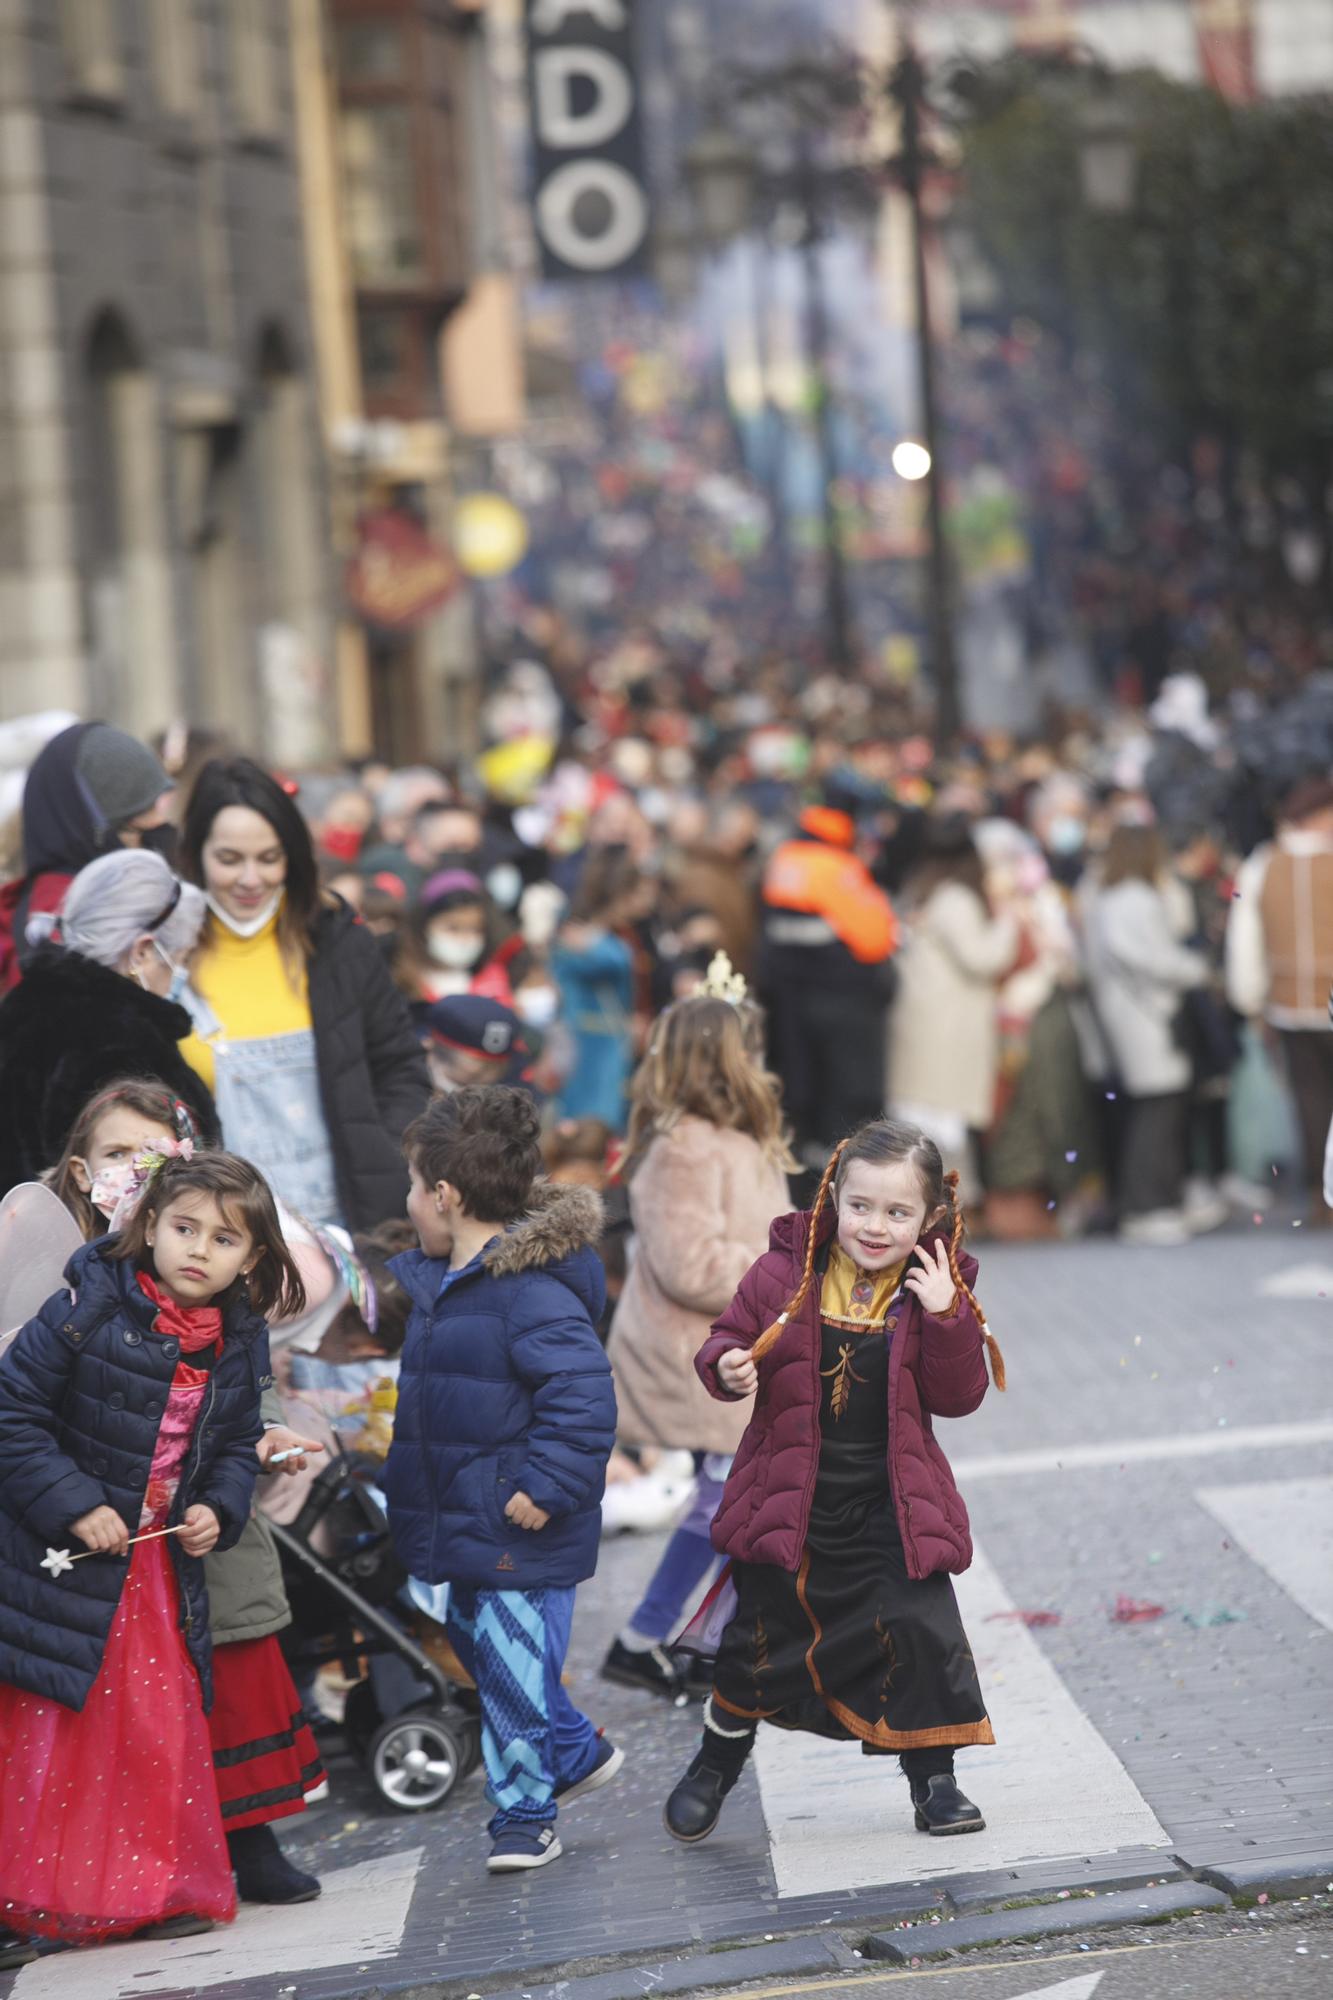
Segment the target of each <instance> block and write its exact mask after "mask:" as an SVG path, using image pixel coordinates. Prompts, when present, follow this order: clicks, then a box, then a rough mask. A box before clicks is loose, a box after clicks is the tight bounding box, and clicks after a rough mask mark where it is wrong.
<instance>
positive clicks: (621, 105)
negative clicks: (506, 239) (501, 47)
mask: <svg viewBox="0 0 1333 2000" xmlns="http://www.w3.org/2000/svg"><path fill="white" fill-rule="evenodd" d="M634 4H635V0H526V5H527V30H528V96H529V103H530V106H531V112H532V142H533V155H534V161H535V169H536V171H535V176H534V184H533V195H532V207H533V221H534V224H535V226H536V231H537V240H538V242H539V243H540V245H541V253H542V270H543V273H544V274H545V276H546V277H548V278H607V277H619V276H622V275H625V274H627V273H632V272H634V271H638V270H640V269H642V268H643V263H644V252H645V246H646V244H647V238H648V224H649V206H648V194H647V189H646V186H645V178H644V162H643V140H642V130H641V125H640V118H639V84H638V76H637V74H636V71H635V67H634Z"/></svg>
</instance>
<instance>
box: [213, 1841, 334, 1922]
mask: <svg viewBox="0 0 1333 2000" xmlns="http://www.w3.org/2000/svg"><path fill="white" fill-rule="evenodd" d="M227 1852H228V1854H229V1855H230V1856H231V1865H232V1868H233V1869H234V1870H235V1874H236V1893H237V1895H238V1896H239V1897H240V1899H241V1901H242V1902H243V1903H313V1902H314V1900H315V1898H316V1896H317V1895H318V1894H319V1883H318V1881H317V1880H316V1879H315V1877H314V1876H313V1875H303V1874H302V1872H301V1870H300V1869H299V1868H295V1867H293V1865H292V1863H291V1862H290V1861H289V1860H288V1859H287V1856H286V1855H285V1854H284V1853H283V1851H282V1849H281V1848H280V1847H279V1845H278V1841H277V1836H276V1835H275V1833H274V1831H273V1829H272V1827H271V1826H245V1827H242V1828H240V1830H239V1831H238V1832H236V1833H229V1834H228V1835H227Z"/></svg>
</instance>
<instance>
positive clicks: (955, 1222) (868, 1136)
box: [750, 1118, 1006, 1389]
mask: <svg viewBox="0 0 1333 2000" xmlns="http://www.w3.org/2000/svg"><path fill="white" fill-rule="evenodd" d="M857 1160H865V1161H867V1162H868V1163H869V1164H871V1165H872V1166H890V1165H892V1164H893V1163H894V1162H896V1161H899V1160H906V1161H908V1162H909V1163H910V1164H911V1165H912V1166H913V1167H914V1168H915V1169H916V1172H917V1174H918V1176H919V1178H920V1182H921V1192H922V1194H923V1195H924V1196H925V1202H926V1214H927V1216H932V1215H934V1214H935V1213H936V1212H937V1210H939V1209H941V1208H943V1209H945V1210H946V1211H947V1214H948V1222H949V1270H950V1272H951V1273H952V1276H953V1281H954V1286H955V1289H956V1290H957V1291H958V1293H959V1294H960V1295H961V1296H962V1297H963V1298H965V1299H966V1300H967V1302H968V1304H969V1305H970V1306H971V1308H972V1310H973V1312H974V1313H975V1314H976V1316H977V1320H978V1322H979V1324H980V1326H981V1331H982V1336H983V1338H984V1339H985V1342H986V1352H987V1354H988V1355H989V1357H990V1366H991V1376H992V1379H993V1380H994V1383H995V1386H996V1388H997V1389H1003V1388H1004V1387H1005V1386H1006V1384H1005V1372H1004V1356H1003V1354H1002V1353H1001V1352H1000V1344H999V1342H998V1341H997V1340H996V1338H995V1336H994V1334H993V1333H992V1332H991V1330H990V1328H989V1327H988V1326H987V1324H986V1315H985V1313H984V1312H983V1311H982V1309H981V1304H980V1301H979V1300H978V1298H977V1296H976V1293H975V1292H974V1291H973V1290H972V1288H971V1287H970V1286H969V1285H966V1284H964V1282H963V1274H962V1270H961V1267H960V1265H959V1262H958V1253H959V1250H960V1249H961V1248H962V1242H963V1233H964V1228H965V1224H964V1221H963V1205H962V1203H961V1202H960V1201H959V1199H958V1173H957V1170H956V1169H950V1171H949V1172H948V1173H947V1174H946V1173H945V1171H944V1162H943V1160H942V1159H941V1158H940V1149H939V1147H938V1146H937V1145H936V1144H935V1141H934V1140H933V1139H932V1138H930V1137H929V1135H928V1134H927V1133H925V1132H923V1131H922V1130H921V1128H920V1126H918V1125H901V1124H898V1123H896V1122H895V1121H894V1120H892V1119H889V1118H876V1119H874V1120H872V1122H871V1123H870V1124H869V1125H863V1126H862V1127H861V1128H860V1130H859V1131H858V1132H853V1133H852V1135H851V1137H850V1138H848V1139H844V1140H842V1141H841V1143H840V1144H839V1145H837V1146H835V1147H834V1149H833V1156H832V1158H831V1159H830V1161H829V1163H828V1165H827V1166H826V1167H825V1169H824V1175H823V1178H822V1180H821V1181H820V1183H819V1192H818V1194H817V1195H816V1196H815V1205H814V1208H813V1209H812V1210H811V1214H810V1230H809V1234H808V1236H807V1237H806V1244H805V1262H804V1264H803V1266H802V1268H801V1282H800V1284H799V1285H798V1286H797V1287H796V1290H795V1291H794V1292H793V1293H792V1296H791V1297H790V1298H789V1299H788V1301H787V1303H786V1305H785V1306H784V1307H783V1309H782V1311H781V1312H780V1313H779V1314H778V1317H777V1318H776V1319H775V1320H774V1322H773V1324H772V1326H770V1327H766V1328H765V1329H764V1331H763V1333H761V1334H760V1336H759V1338H758V1340H756V1341H755V1343H754V1345H753V1347H752V1348H751V1349H750V1358H751V1360H752V1361H762V1360H763V1358H764V1356H765V1355H766V1354H767V1353H768V1351H769V1349H770V1348H771V1347H773V1346H774V1345H775V1344H776V1343H777V1341H779V1340H780V1339H781V1338H782V1334H783V1330H784V1328H785V1327H786V1325H787V1323H788V1321H789V1320H791V1319H792V1318H793V1317H794V1315H795V1314H796V1313H798V1312H799V1311H800V1310H801V1307H802V1306H803V1305H804V1303H805V1300H806V1297H807V1295H808V1293H809V1290H810V1286H811V1284H812V1283H813V1282H814V1275H815V1254H816V1251H817V1249H818V1247H819V1219H820V1217H821V1215H822V1214H823V1212H824V1207H825V1204H826V1203H827V1201H828V1198H829V1195H830V1193H831V1194H832V1195H833V1197H834V1199H835V1200H836V1199H837V1196H838V1195H839V1193H840V1192H841V1190H842V1185H843V1182H844V1181H845V1180H846V1178H847V1172H848V1169H849V1168H850V1167H851V1166H853V1165H854V1164H855V1162H856V1161H857Z"/></svg>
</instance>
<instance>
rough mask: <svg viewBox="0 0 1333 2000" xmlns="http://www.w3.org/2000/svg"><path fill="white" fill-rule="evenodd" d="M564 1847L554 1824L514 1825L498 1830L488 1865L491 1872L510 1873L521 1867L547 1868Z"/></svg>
mask: <svg viewBox="0 0 1333 2000" xmlns="http://www.w3.org/2000/svg"><path fill="white" fill-rule="evenodd" d="M564 1851H565V1850H564V1848H563V1847H562V1846H561V1845H560V1842H559V1839H558V1838H557V1836H556V1831H555V1828H554V1827H553V1826H542V1827H531V1828H528V1827H521V1826H514V1827H510V1828H508V1829H507V1830H506V1831H505V1832H504V1833H497V1834H496V1836H495V1840H494V1842H493V1843H492V1846H491V1852H490V1857H489V1859H488V1860H487V1863H486V1867H487V1870H488V1872H489V1873H490V1874H492V1875H510V1874H513V1873H514V1872H515V1871H516V1870H517V1869H520V1868H544V1867H545V1866H546V1864H547V1862H548V1861H558V1860H559V1859H560V1856H561V1855H562V1854H563V1853H564Z"/></svg>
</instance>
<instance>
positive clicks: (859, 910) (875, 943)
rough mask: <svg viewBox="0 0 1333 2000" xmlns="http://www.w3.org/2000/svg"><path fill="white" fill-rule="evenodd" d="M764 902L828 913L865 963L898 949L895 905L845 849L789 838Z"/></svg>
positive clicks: (777, 856) (768, 879)
mask: <svg viewBox="0 0 1333 2000" xmlns="http://www.w3.org/2000/svg"><path fill="white" fill-rule="evenodd" d="M764 903H765V905H766V906H767V907H768V908H769V909H771V910H793V911H797V912H799V914H801V915H802V916H815V917H822V918H823V919H824V922H825V923H826V924H827V925H828V927H829V929H830V930H831V931H832V932H833V934H834V936H835V937H836V938H837V939H838V940H839V941H840V942H841V943H842V944H845V945H846V947H847V949H848V951H849V952H850V953H851V954H852V957H853V958H854V959H856V961H857V962H858V964H860V965H880V964H882V963H883V961H884V960H885V959H886V958H889V957H891V956H892V954H893V953H894V952H895V951H896V950H897V948H898V920H897V918H896V917H895V916H894V914H893V905H892V903H890V901H889V899H888V897H887V896H886V895H885V893H884V891H883V890H882V889H881V888H880V887H879V885H878V884H877V883H876V882H875V880H874V878H873V877H872V875H871V873H870V871H869V869H868V868H867V867H866V865H865V863H864V862H863V861H861V860H859V859H858V858H857V856H856V855H855V854H849V853H848V852H847V850H846V849H845V848H840V847H827V846H825V845H824V843H823V842H822V841H814V840H788V841H784V842H783V844H782V846H781V847H779V848H778V849H777V850H776V851H775V853H774V855H773V858H772V860H771V861H770V862H769V864H768V872H767V874H766V875H765V877H764Z"/></svg>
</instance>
